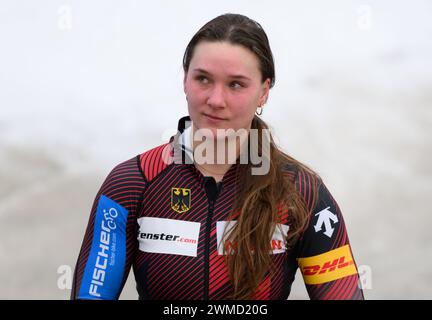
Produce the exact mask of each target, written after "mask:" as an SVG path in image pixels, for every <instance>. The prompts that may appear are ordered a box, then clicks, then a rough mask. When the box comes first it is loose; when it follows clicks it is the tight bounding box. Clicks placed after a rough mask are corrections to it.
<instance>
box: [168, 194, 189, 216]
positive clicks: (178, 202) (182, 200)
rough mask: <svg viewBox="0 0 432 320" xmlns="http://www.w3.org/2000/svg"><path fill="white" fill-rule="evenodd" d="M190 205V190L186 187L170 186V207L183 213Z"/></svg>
mask: <svg viewBox="0 0 432 320" xmlns="http://www.w3.org/2000/svg"><path fill="white" fill-rule="evenodd" d="M190 205H191V191H190V189H186V188H171V208H172V209H173V210H174V211H176V212H178V213H183V212H186V211H189V209H190Z"/></svg>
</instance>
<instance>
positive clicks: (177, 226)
mask: <svg viewBox="0 0 432 320" xmlns="http://www.w3.org/2000/svg"><path fill="white" fill-rule="evenodd" d="M138 224H139V226H140V227H139V232H138V241H139V249H140V250H141V251H144V252H152V253H166V254H177V255H183V256H190V257H196V256H197V248H198V239H199V230H200V226H201V223H199V222H191V221H182V220H175V219H163V218H153V217H143V218H139V219H138Z"/></svg>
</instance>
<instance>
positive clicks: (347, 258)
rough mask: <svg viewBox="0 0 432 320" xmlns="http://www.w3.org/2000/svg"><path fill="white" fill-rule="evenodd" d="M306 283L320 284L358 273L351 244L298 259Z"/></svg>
mask: <svg viewBox="0 0 432 320" xmlns="http://www.w3.org/2000/svg"><path fill="white" fill-rule="evenodd" d="M297 262H298V265H299V267H300V270H301V272H302V274H303V279H304V282H305V283H306V284H320V283H325V282H330V281H334V280H337V279H341V278H344V277H347V276H350V275H353V274H357V269H356V266H355V264H354V260H353V257H352V255H351V250H350V246H349V245H345V246H343V247H340V248H337V249H334V250H332V251H328V252H326V253H323V254H320V255H317V256H313V257H307V258H298V259H297Z"/></svg>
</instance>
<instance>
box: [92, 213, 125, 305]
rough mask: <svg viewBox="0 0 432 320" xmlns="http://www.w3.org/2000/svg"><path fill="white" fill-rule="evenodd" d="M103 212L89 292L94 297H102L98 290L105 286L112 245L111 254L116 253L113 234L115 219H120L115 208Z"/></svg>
mask: <svg viewBox="0 0 432 320" xmlns="http://www.w3.org/2000/svg"><path fill="white" fill-rule="evenodd" d="M102 212H103V219H102V222H101V225H100V227H101V232H100V238H99V250H98V253H97V257H96V264H95V267H94V269H93V273H92V280H91V283H90V290H89V294H90V295H92V296H94V297H100V296H101V295H100V293H99V292H98V289H99V288H100V287H103V285H104V281H105V273H106V269H107V266H108V256H109V252H110V246H111V243H113V244H114V245H113V246H112V247H111V253H113V251H114V252H115V237H111V236H112V235H111V232H112V231H113V230H115V229H116V228H117V225H116V222H115V219H116V218H117V217H118V212H117V210H116V209H115V208H110V209H109V210H108V211H107V210H105V209H104V210H103V211H102ZM114 236H115V234H114ZM112 249H114V250H112ZM113 257H115V255H113V256H112V258H113ZM114 263H115V261H114V260H113V259H111V262H110V265H113V264H114Z"/></svg>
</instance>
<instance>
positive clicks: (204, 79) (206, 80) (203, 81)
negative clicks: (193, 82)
mask: <svg viewBox="0 0 432 320" xmlns="http://www.w3.org/2000/svg"><path fill="white" fill-rule="evenodd" d="M196 79H197V80H198V82H201V83H207V82H208V79H207V77H205V76H197V77H196Z"/></svg>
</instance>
